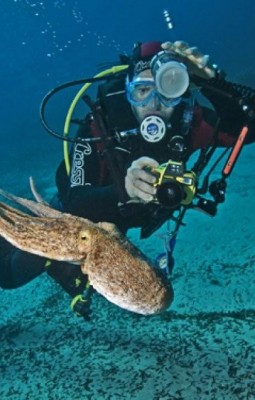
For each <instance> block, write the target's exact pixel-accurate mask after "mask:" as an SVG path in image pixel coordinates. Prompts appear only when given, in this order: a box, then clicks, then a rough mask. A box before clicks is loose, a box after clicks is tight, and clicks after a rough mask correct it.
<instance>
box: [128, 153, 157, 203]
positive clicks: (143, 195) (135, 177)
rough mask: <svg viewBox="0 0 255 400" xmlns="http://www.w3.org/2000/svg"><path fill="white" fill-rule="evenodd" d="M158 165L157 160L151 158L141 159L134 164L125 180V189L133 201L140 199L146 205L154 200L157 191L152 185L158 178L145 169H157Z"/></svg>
mask: <svg viewBox="0 0 255 400" xmlns="http://www.w3.org/2000/svg"><path fill="white" fill-rule="evenodd" d="M158 165H159V164H158V162H157V161H156V160H153V159H152V158H149V157H140V158H138V159H137V160H135V161H133V162H132V164H131V166H130V167H129V168H128V170H127V175H126V178H125V188H126V191H127V194H128V195H129V197H130V198H131V199H139V200H140V201H144V202H146V203H147V202H150V201H152V200H153V198H154V197H153V196H154V195H155V193H156V189H155V188H154V187H153V186H152V184H153V183H155V181H156V178H155V176H153V175H152V174H150V173H149V172H148V171H145V170H144V167H147V166H149V167H153V168H156V167H157V166H158Z"/></svg>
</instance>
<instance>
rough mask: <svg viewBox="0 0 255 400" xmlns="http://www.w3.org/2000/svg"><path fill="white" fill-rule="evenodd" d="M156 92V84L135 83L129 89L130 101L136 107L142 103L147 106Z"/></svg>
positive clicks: (147, 82) (131, 83) (148, 82)
mask: <svg viewBox="0 0 255 400" xmlns="http://www.w3.org/2000/svg"><path fill="white" fill-rule="evenodd" d="M154 91H155V84H154V82H150V81H139V82H135V81H133V82H130V83H129V84H128V88H127V93H128V99H129V101H130V102H131V103H133V104H136V105H139V104H140V103H143V104H146V103H147V102H148V101H149V100H150V99H151V97H152V95H153V93H154Z"/></svg>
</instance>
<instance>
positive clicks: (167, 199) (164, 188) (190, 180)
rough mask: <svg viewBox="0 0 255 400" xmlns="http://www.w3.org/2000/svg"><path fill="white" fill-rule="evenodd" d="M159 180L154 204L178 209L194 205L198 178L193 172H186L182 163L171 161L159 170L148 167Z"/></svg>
mask: <svg viewBox="0 0 255 400" xmlns="http://www.w3.org/2000/svg"><path fill="white" fill-rule="evenodd" d="M145 169H146V170H147V171H148V172H150V173H151V174H152V175H154V176H155V177H156V178H157V180H156V182H155V183H154V184H153V186H154V187H155V188H157V192H156V195H155V199H154V202H156V203H159V204H162V205H163V206H164V207H168V208H176V207H178V206H180V205H185V206H187V205H189V204H191V203H192V201H193V199H194V196H195V194H196V188H197V176H196V174H195V173H194V172H193V171H185V169H184V164H183V162H182V161H180V162H178V161H173V160H169V161H168V162H166V163H164V164H161V165H159V166H158V167H157V168H151V167H146V168H145Z"/></svg>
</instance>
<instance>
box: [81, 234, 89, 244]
mask: <svg viewBox="0 0 255 400" xmlns="http://www.w3.org/2000/svg"><path fill="white" fill-rule="evenodd" d="M88 238H89V237H88V234H87V233H86V232H81V234H80V239H81V240H82V241H84V242H85V240H88Z"/></svg>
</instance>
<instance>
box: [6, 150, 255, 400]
mask: <svg viewBox="0 0 255 400" xmlns="http://www.w3.org/2000/svg"><path fill="white" fill-rule="evenodd" d="M254 149H255V147H254V145H252V146H250V147H249V149H248V150H245V153H244V154H242V156H241V161H240V168H236V169H235V171H234V173H233V176H232V177H231V179H230V182H229V187H228V192H227V200H226V202H225V203H224V204H222V205H221V206H220V207H219V211H218V215H217V216H216V217H215V218H209V217H207V216H205V215H204V214H201V213H198V212H195V211H190V212H189V213H188V214H187V217H186V218H185V222H186V226H185V227H182V228H181V231H180V233H179V236H178V240H177V245H176V249H175V267H174V271H173V277H172V284H173V287H174V291H175V299H174V302H173V304H172V306H171V308H170V309H169V310H168V311H166V312H164V313H162V314H161V315H157V316H150V317H144V316H139V315H135V314H132V313H130V312H127V311H124V310H121V309H119V308H118V307H116V306H115V305H113V304H111V303H109V302H108V301H107V300H105V299H104V298H103V297H102V296H100V295H99V294H97V293H94V295H93V298H92V305H91V321H90V322H88V321H85V320H84V319H83V318H79V317H77V316H76V315H75V314H73V312H72V311H71V310H70V308H69V304H70V297H69V296H68V295H67V294H66V293H65V292H63V290H62V289H61V288H60V287H59V286H58V285H57V284H56V283H55V282H53V281H52V280H51V279H50V278H49V276H47V275H46V274H44V275H42V276H40V277H39V278H37V279H36V280H34V281H33V282H31V283H29V284H27V285H26V286H24V287H22V288H19V289H16V290H11V291H7V290H1V292H0V297H1V305H2V312H1V320H0V336H1V351H0V355H1V358H0V360H1V363H0V366H1V386H0V398H1V399H3V400H7V399H10V400H89V399H93V400H108V399H109V400H115V399H116V400H117V399H121V400H122V399H123V400H129V399H130V400H171V399H174V400H182V399H183V400H253V399H255V273H254V270H255V244H254V243H255V201H254V195H255V183H254V182H255V181H254V179H253V178H252V175H253V174H254ZM22 168H23V169H21V170H19V172H18V173H16V176H15V175H14V174H13V173H12V174H11V171H9V175H8V174H5V175H4V177H3V179H1V182H2V183H1V186H2V187H3V188H4V189H7V190H11V191H12V192H13V193H15V194H22V195H25V190H24V187H23V183H24V181H25V179H27V176H28V175H29V172H28V171H29V165H27V166H26V165H23V166H22ZM10 174H11V175H10ZM18 174H20V179H18V177H19V175H18ZM40 174H41V175H38V176H39V180H40V176H43V177H44V179H42V180H41V181H40V182H38V183H39V186H40V188H42V189H43V192H44V195H46V197H47V196H49V195H50V193H51V190H52V189H49V187H48V186H47V183H49V184H51V185H52V182H51V181H50V180H49V182H48V181H47V179H46V178H45V176H46V175H45V174H42V172H41V173H40ZM10 176H12V179H10ZM38 176H36V179H37V181H38ZM17 182H18V184H17ZM51 188H52V186H51ZM164 232H165V228H163V229H162V230H161V233H164ZM129 237H130V238H131V240H132V241H133V242H134V243H136V244H137V245H138V246H139V247H140V248H141V249H142V250H143V251H144V252H145V253H146V254H147V255H148V256H149V257H151V258H152V259H154V258H155V257H156V256H157V254H159V253H160V252H162V250H163V241H162V239H161V238H160V237H159V235H153V237H152V238H150V239H148V240H146V241H140V240H139V237H138V232H137V230H132V231H131V232H130V233H129Z"/></svg>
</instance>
